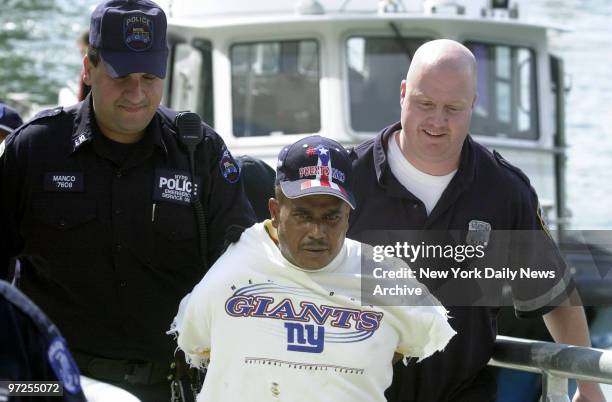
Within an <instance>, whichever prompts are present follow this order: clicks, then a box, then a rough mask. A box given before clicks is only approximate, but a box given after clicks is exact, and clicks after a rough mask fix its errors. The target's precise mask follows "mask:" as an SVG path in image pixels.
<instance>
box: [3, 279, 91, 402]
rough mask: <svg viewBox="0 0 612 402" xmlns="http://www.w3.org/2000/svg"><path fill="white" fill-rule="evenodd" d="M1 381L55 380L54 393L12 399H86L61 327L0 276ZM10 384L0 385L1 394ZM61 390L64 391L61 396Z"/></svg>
mask: <svg viewBox="0 0 612 402" xmlns="http://www.w3.org/2000/svg"><path fill="white" fill-rule="evenodd" d="M0 323H2V330H1V331H0V381H10V382H13V383H14V382H16V381H56V382H58V381H59V382H61V383H62V385H63V389H61V390H60V389H59V388H55V385H52V386H51V387H52V388H50V389H51V390H52V391H54V393H55V394H56V395H55V396H53V395H49V396H36V397H35V398H34V397H28V396H21V397H19V396H13V397H11V399H10V400H11V401H14V402H19V401H28V400H36V401H41V402H47V401H66V402H84V401H86V399H85V396H84V395H83V390H82V388H81V379H80V373H79V369H78V367H77V366H76V363H75V362H74V359H73V358H72V355H71V354H70V351H69V350H68V347H67V345H66V341H65V340H64V338H63V337H62V335H61V334H60V332H59V330H58V329H57V327H56V326H55V325H53V323H52V322H50V321H49V319H48V318H47V316H46V315H45V313H43V312H42V311H41V310H40V309H39V308H38V307H37V306H36V305H35V304H34V303H32V301H31V300H30V299H28V297H27V296H26V295H24V294H23V293H21V292H20V291H19V289H17V288H15V287H14V286H12V285H11V284H10V283H8V282H5V281H2V280H0ZM9 391H14V389H13V390H9V389H8V384H7V383H5V384H4V386H3V385H0V400H2V398H1V396H3V395H6V394H8V392H9ZM60 392H61V393H63V395H62V396H59V395H60Z"/></svg>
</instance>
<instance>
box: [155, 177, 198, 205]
mask: <svg viewBox="0 0 612 402" xmlns="http://www.w3.org/2000/svg"><path fill="white" fill-rule="evenodd" d="M199 181H200V179H199V177H198V176H196V180H195V187H194V184H193V181H192V180H191V175H190V174H189V173H187V172H181V171H177V170H169V169H156V170H155V184H154V187H153V199H154V200H155V201H167V202H172V203H175V204H181V205H189V204H191V194H194V196H197V194H198V191H199V188H198V182H199Z"/></svg>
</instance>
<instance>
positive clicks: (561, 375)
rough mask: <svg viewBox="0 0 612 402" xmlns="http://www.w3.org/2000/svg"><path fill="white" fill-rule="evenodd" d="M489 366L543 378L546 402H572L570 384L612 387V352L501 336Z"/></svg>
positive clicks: (543, 397) (544, 399)
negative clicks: (539, 375) (575, 381)
mask: <svg viewBox="0 0 612 402" xmlns="http://www.w3.org/2000/svg"><path fill="white" fill-rule="evenodd" d="M489 365H492V366H496V367H505V368H510V369H515V370H521V371H529V372H532V373H538V374H541V375H542V401H543V402H569V400H570V399H569V398H568V395H567V380H568V379H569V378H574V379H577V380H585V381H593V382H598V383H605V384H612V351H607V350H602V349H595V348H586V347H579V346H571V345H563V344H558V343H551V342H541V341H533V340H529V339H521V338H512V337H509V336H501V335H500V336H498V337H497V340H496V341H495V346H494V348H493V357H492V358H491V360H490V361H489Z"/></svg>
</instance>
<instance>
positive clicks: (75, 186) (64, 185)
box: [44, 172, 85, 193]
mask: <svg viewBox="0 0 612 402" xmlns="http://www.w3.org/2000/svg"><path fill="white" fill-rule="evenodd" d="M84 187H85V180H83V173H75V172H47V173H45V185H44V189H45V191H53V192H58V191H59V192H62V191H64V192H73V193H78V192H83V189H84Z"/></svg>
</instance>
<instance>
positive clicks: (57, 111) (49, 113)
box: [30, 106, 64, 121]
mask: <svg viewBox="0 0 612 402" xmlns="http://www.w3.org/2000/svg"><path fill="white" fill-rule="evenodd" d="M63 110H64V108H63V107H62V106H58V107H54V108H53V109H46V110H43V111H41V112H38V113H36V114H35V115H34V117H33V118H32V119H31V120H30V121H34V120H40V119H43V118H45V117H53V116H57V115H58V114H60V113H62V111H63Z"/></svg>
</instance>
